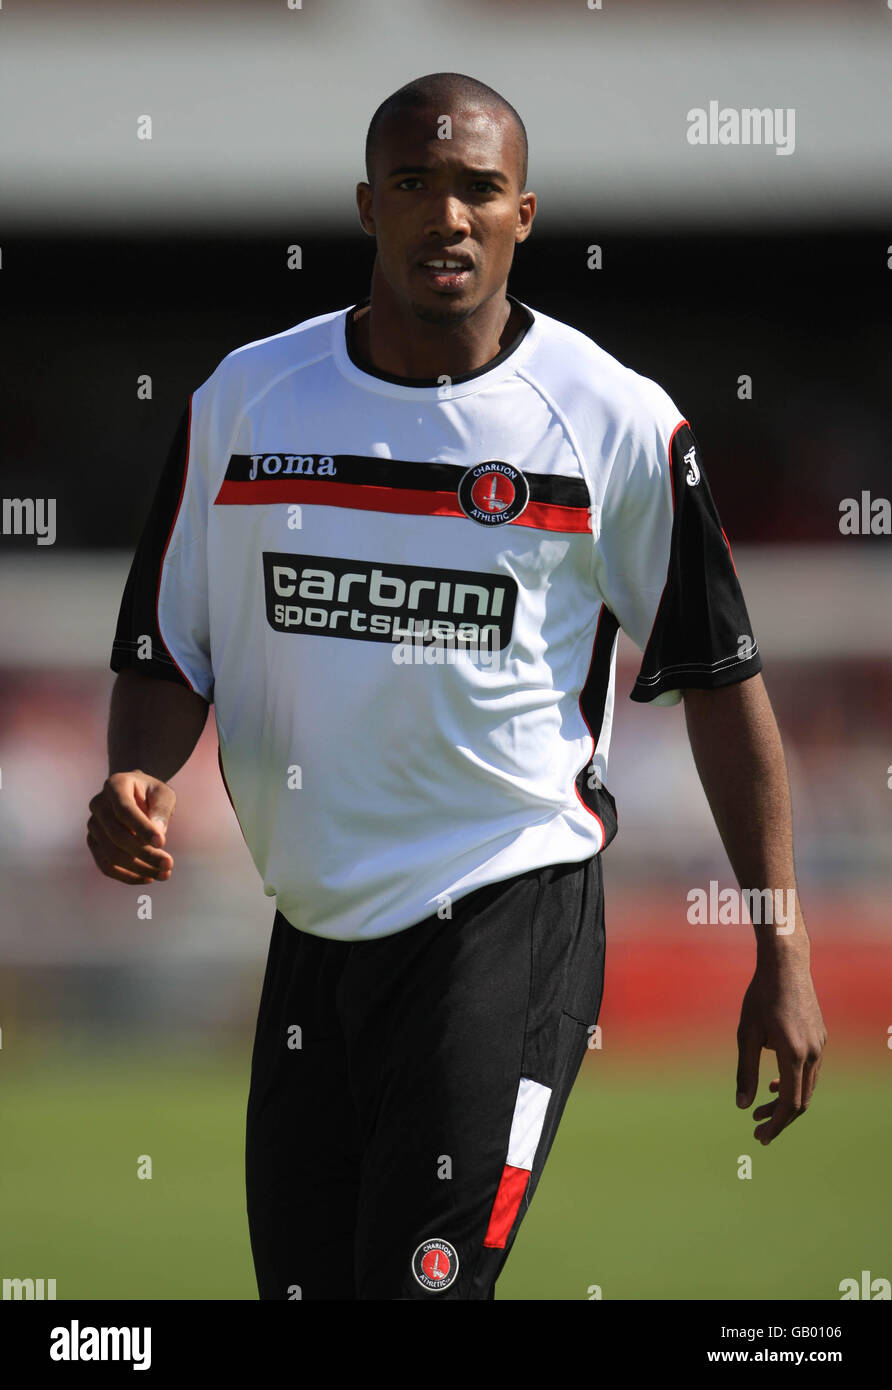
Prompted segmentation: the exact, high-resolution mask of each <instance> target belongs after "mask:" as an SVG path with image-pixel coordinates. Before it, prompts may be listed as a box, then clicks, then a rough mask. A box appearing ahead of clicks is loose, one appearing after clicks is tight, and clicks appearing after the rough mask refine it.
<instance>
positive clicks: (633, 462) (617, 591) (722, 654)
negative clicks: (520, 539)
mask: <svg viewBox="0 0 892 1390" xmlns="http://www.w3.org/2000/svg"><path fill="white" fill-rule="evenodd" d="M617 464H618V466H617ZM617 464H615V466H614V468H613V470H612V472H611V476H610V479H609V480H608V484H607V488H606V490H605V494H604V502H603V506H602V509H601V517H600V527H601V529H600V537H599V551H600V555H601V560H602V564H601V572H602V587H603V589H604V591H605V599H606V602H607V606H608V608H610V610H611V611H612V612H613V614H614V616H615V617H616V619H617V621H618V622H619V624H620V626H621V627H622V628H623V630H624V631H625V632H627V633H628V635H629V636H630V637H631V639H632V641H633V642H634V643H635V644H636V646H637V647H638V648H639V650H640V651H641V652H642V653H643V659H642V662H641V667H640V669H639V671H638V675H637V678H636V680H635V684H634V686H633V688H632V691H631V698H632V699H633V700H635V701H638V702H640V703H649V702H654V703H657V704H677V703H678V701H679V700H680V699H681V693H682V691H683V690H684V689H686V688H693V689H698V690H710V689H714V688H716V687H718V686H723V685H731V684H733V683H735V682H737V681H741V680H747V679H748V678H749V677H750V676H754V675H756V674H757V673H758V672H759V671H761V669H762V659H761V656H760V654H759V649H758V645H757V643H756V641H755V638H754V636H753V632H752V625H751V623H750V619H749V614H748V613H747V610H746V604H745V602H744V598H743V593H742V591H741V588H740V584H739V581H738V578H737V571H736V569H735V566H734V559H733V556H732V554H731V547H730V545H729V543H728V539H727V537H726V535H725V532H724V530H723V529H722V524H721V522H720V520H719V515H718V512H717V510H716V506H715V503H714V501H713V498H712V494H711V492H710V490H709V484H708V483H707V480H706V475H705V472H704V470H703V462H702V459H701V457H700V449H699V446H698V444H697V441H696V439H695V437H694V434H693V431H692V429H691V426H690V424H689V423H688V421H687V420H682V421H680V423H678V424H677V425H676V427H675V429H674V430H673V431H672V433H671V435H670V437H669V441H668V444H666V443H664V442H663V441H662V438H661V435H660V431H659V429H658V428H657V427H655V428H654V431H653V436H652V438H649V437H647V435H645V437H644V438H643V439H642V438H639V439H637V440H636V442H635V444H634V445H633V446H631V447H630V448H629V449H628V451H627V453H626V454H625V455H624V456H622V457H620V458H619V459H618V460H617Z"/></svg>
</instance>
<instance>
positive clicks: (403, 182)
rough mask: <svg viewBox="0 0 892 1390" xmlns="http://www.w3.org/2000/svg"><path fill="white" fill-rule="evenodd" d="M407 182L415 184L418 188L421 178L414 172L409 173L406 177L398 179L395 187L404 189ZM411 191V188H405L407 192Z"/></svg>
mask: <svg viewBox="0 0 892 1390" xmlns="http://www.w3.org/2000/svg"><path fill="white" fill-rule="evenodd" d="M407 183H414V184H417V185H418V187H419V188H420V187H421V179H420V178H418V177H417V175H415V174H410V175H409V176H408V177H407V178H405V179H400V181H399V183H398V184H397V188H403V189H406V184H407ZM411 191H412V190H411V189H406V192H407V193H410V192H411Z"/></svg>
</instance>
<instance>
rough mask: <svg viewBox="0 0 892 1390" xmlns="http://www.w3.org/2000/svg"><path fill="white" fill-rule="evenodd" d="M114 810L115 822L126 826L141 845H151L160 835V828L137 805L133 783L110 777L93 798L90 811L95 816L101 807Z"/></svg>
mask: <svg viewBox="0 0 892 1390" xmlns="http://www.w3.org/2000/svg"><path fill="white" fill-rule="evenodd" d="M104 806H108V807H110V808H112V809H113V815H114V818H115V820H117V821H120V823H121V824H122V825H125V826H126V827H127V829H128V830H130V831H131V832H132V833H133V834H134V835H135V836H136V837H137V839H138V840H139V842H140V844H150V843H151V841H152V840H153V839H154V838H155V837H156V836H157V834H158V826H157V825H154V824H153V822H152V821H151V820H150V819H149V817H148V816H147V815H146V814H145V812H144V811H143V810H141V809H140V807H139V806H138V805H137V802H136V799H135V795H134V790H133V787H132V783H131V782H129V781H127V780H126V779H124V778H119V777H117V776H115V777H108V778H106V781H105V783H104V785H103V788H102V791H101V792H99V793H98V795H97V796H94V797H93V800H92V801H91V802H90V810H91V811H92V812H93V815H94V816H95V815H96V814H97V810H98V809H99V807H104Z"/></svg>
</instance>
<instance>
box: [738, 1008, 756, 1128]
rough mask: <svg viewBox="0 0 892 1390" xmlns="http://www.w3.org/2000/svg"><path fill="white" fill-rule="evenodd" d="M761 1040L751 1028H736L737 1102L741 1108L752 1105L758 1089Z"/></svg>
mask: <svg viewBox="0 0 892 1390" xmlns="http://www.w3.org/2000/svg"><path fill="white" fill-rule="evenodd" d="M761 1056H762V1040H761V1038H760V1036H759V1034H758V1033H757V1032H755V1031H754V1030H753V1029H752V1028H749V1029H746V1030H744V1029H743V1027H742V1026H741V1027H740V1028H738V1030H737V1097H736V1099H737V1104H738V1105H739V1106H740V1108H741V1110H745V1109H746V1108H747V1106H749V1105H752V1103H753V1101H754V1100H755V1099H756V1091H757V1090H758V1089H759V1059H760V1058H761Z"/></svg>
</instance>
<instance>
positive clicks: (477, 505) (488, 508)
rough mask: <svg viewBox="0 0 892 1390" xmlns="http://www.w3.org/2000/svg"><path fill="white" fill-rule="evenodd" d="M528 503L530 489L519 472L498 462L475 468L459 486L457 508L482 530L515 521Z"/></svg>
mask: <svg viewBox="0 0 892 1390" xmlns="http://www.w3.org/2000/svg"><path fill="white" fill-rule="evenodd" d="M529 500H530V485H529V483H528V482H527V480H526V478H525V477H524V476H523V474H522V473H521V471H520V469H519V468H515V467H514V466H513V464H510V463H500V462H499V461H498V460H497V459H492V460H490V462H489V463H478V464H475V465H474V467H473V468H469V469H468V471H467V472H466V473H465V474H463V475H462V479H461V482H460V483H459V485H458V501H459V506H460V507H461V509H462V511H463V512H464V514H465V516H469V517H470V518H471V520H472V521H478V522H479V523H480V525H481V526H504V525H506V523H507V522H509V521H515V520H516V518H517V517H519V516H520V514H521V512H522V511H523V509H524V507H525V506H526V504H527V502H529Z"/></svg>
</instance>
